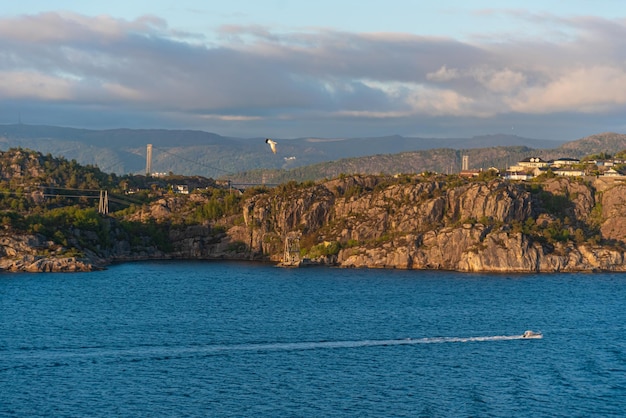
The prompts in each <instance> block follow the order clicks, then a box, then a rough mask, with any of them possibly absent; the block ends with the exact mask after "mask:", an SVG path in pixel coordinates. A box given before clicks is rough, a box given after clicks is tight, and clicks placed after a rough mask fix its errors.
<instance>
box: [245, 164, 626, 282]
mask: <svg viewBox="0 0 626 418" xmlns="http://www.w3.org/2000/svg"><path fill="white" fill-rule="evenodd" d="M388 183H389V181H388V179H385V178H382V177H348V178H344V179H337V180H332V181H327V182H325V183H321V184H317V185H315V186H313V187H309V188H304V189H297V190H293V191H291V192H288V193H282V194H281V193H276V194H273V195H272V194H265V195H259V196H256V197H255V198H253V199H251V200H249V201H248V202H247V204H246V205H245V206H244V219H245V222H246V226H247V227H248V228H249V232H250V249H251V250H252V252H257V253H262V254H266V255H268V256H269V257H271V258H272V259H274V260H277V261H278V260H279V259H280V257H281V251H280V245H282V242H283V240H284V237H285V236H286V234H287V233H290V232H291V233H293V232H297V233H298V234H300V235H301V237H302V238H301V240H300V242H301V246H304V247H307V246H310V247H314V246H315V245H320V244H321V243H326V244H324V245H327V244H328V243H329V242H331V243H332V242H337V243H339V245H338V246H336V247H335V248H339V251H338V252H337V253H336V254H335V255H334V257H335V258H333V260H334V261H335V262H336V264H337V265H339V266H342V267H370V268H404V269H445V270H457V271H467V272H470V271H488V272H557V271H594V270H611V271H624V270H626V265H625V264H624V241H623V240H624V237H625V235H624V234H623V232H624V231H625V230H626V198H624V196H626V185H624V184H622V183H620V182H614V184H612V185H610V186H609V188H608V190H606V191H604V192H602V193H597V192H596V190H595V188H594V186H593V183H586V182H583V181H580V180H570V179H566V178H555V179H548V180H546V181H544V182H543V183H541V184H539V183H534V184H530V185H526V184H514V183H510V182H506V181H503V180H498V179H495V180H491V181H488V182H481V181H472V182H460V183H459V184H453V183H450V182H449V181H443V180H436V179H435V180H427V179H420V178H419V176H416V177H413V178H407V179H405V181H399V182H391V183H390V184H388ZM305 251H306V250H305Z"/></svg>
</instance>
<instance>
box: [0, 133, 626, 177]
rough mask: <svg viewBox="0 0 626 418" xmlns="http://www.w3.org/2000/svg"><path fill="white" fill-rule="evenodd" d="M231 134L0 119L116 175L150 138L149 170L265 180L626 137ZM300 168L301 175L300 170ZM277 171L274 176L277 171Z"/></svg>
mask: <svg viewBox="0 0 626 418" xmlns="http://www.w3.org/2000/svg"><path fill="white" fill-rule="evenodd" d="M273 139H274V140H275V141H276V142H278V146H277V153H276V154H273V153H272V152H271V150H270V148H269V147H268V145H267V144H266V143H265V138H234V137H225V136H221V135H218V134H215V133H209V132H204V131H191V130H164V129H110V130H90V129H76V128H65V127H58V126H45V125H25V124H11V125H0V149H1V150H6V149H9V148H17V147H22V148H28V149H32V150H35V151H39V152H42V153H44V154H47V153H49V154H51V155H53V156H63V157H65V158H66V159H68V160H76V161H77V162H79V163H80V164H84V165H88V164H90V165H95V166H98V167H99V168H100V169H101V170H102V171H105V172H114V173H118V174H127V173H135V174H143V173H145V169H146V147H147V144H152V146H153V152H152V172H164V173H169V172H172V173H175V174H181V175H200V176H205V177H212V178H235V179H238V180H239V181H260V180H259V179H260V178H263V180H265V181H267V179H268V178H274V179H276V178H278V177H280V176H278V174H277V173H283V174H284V175H283V177H285V178H288V179H296V180H299V181H301V180H304V179H317V178H323V177H325V176H333V175H336V174H337V173H353V172H373V173H379V172H407V171H408V170H410V171H424V170H429V171H439V172H446V171H450V172H457V171H458V170H459V169H460V161H461V157H462V155H469V158H470V166H473V167H483V166H485V165H488V166H491V165H495V166H502V165H508V164H511V163H513V162H515V161H517V160H518V159H519V158H523V157H526V156H529V155H531V154H535V155H539V156H542V157H545V158H557V157H562V156H569V157H581V156H584V155H588V154H590V153H594V152H617V151H621V150H624V149H626V135H622V134H614V133H608V134H599V135H593V136H591V137H587V138H583V139H581V140H578V141H573V142H567V143H564V142H559V141H553V140H541V139H531V138H523V137H519V136H515V135H505V134H497V135H484V136H475V137H471V138H416V137H403V136H399V135H393V136H386V137H372V138H294V139H282V138H273ZM298 173H299V174H298ZM277 176H278V177H277Z"/></svg>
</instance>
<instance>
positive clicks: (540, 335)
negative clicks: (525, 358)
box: [522, 330, 543, 338]
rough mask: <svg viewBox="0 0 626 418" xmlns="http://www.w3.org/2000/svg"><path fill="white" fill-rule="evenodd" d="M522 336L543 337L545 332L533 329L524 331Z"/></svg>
mask: <svg viewBox="0 0 626 418" xmlns="http://www.w3.org/2000/svg"><path fill="white" fill-rule="evenodd" d="M522 338H543V334H542V333H540V332H535V331H531V330H527V331H524V333H523V334H522Z"/></svg>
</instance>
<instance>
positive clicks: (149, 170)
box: [146, 144, 152, 177]
mask: <svg viewBox="0 0 626 418" xmlns="http://www.w3.org/2000/svg"><path fill="white" fill-rule="evenodd" d="M151 174H152V144H148V146H147V148H146V177H150V175H151Z"/></svg>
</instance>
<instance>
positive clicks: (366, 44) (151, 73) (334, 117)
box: [0, 0, 626, 140]
mask: <svg viewBox="0 0 626 418" xmlns="http://www.w3.org/2000/svg"><path fill="white" fill-rule="evenodd" d="M625 116H626V2H624V1H622V0H593V1H591V0H589V1H587V0H567V1H565V0H562V1H561V0H543V1H536V0H523V1H518V0H508V1H507V0H501V1H494V0H492V1H487V0H473V1H471V2H469V1H459V0H438V1H421V0H385V1H379V0H368V1H365V2H364V1H362V0H359V1H356V0H354V1H353V0H334V1H331V0H316V1H315V2H312V1H304V0H298V1H295V0H264V1H258V0H229V1H216V0H211V1H206V0H177V1H170V0H149V1H143V0H132V1H131V0H126V1H118V0H109V1H106V2H93V1H82V0H75V1H70V0H56V1H54V2H50V1H49V0H21V1H15V2H8V4H3V6H2V8H1V10H0V123H1V124H7V123H18V122H21V123H27V124H37V125H57V126H69V127H79V128H90V129H109V128H165V129H199V130H204V131H209V132H214V133H218V134H221V135H225V136H235V137H250V138H252V137H273V138H300V137H323V138H341V137H375V136H385V135H403V136H418V137H470V136H474V135H484V134H495V133H505V134H513V135H519V136H523V137H529V138H538V139H556V140H574V139H579V138H582V137H585V136H587V135H591V134H595V133H601V132H609V131H611V132H620V133H626V119H625Z"/></svg>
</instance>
